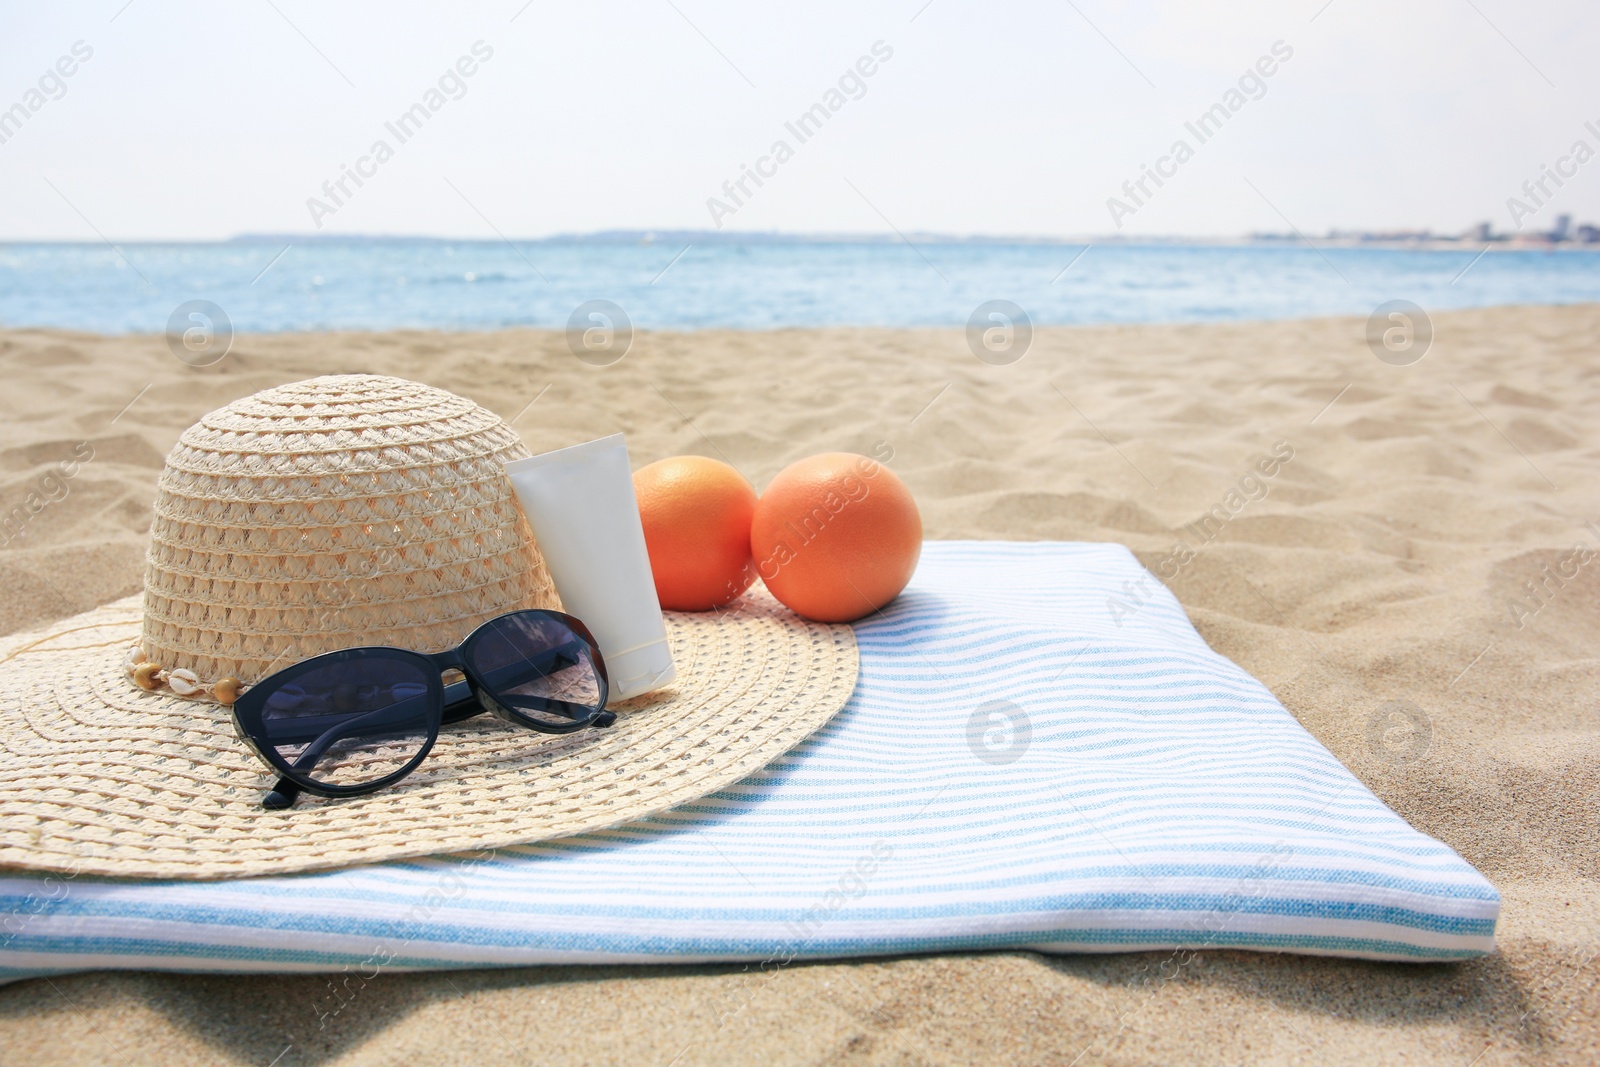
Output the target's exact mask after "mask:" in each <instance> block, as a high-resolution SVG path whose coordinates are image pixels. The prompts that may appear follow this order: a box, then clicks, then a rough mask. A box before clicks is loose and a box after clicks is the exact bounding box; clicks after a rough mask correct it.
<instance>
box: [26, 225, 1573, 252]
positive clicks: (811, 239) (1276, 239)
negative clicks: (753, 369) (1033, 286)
mask: <svg viewBox="0 0 1600 1067" xmlns="http://www.w3.org/2000/svg"><path fill="white" fill-rule="evenodd" d="M903 241H910V242H911V243H913V244H926V245H970V246H992V247H997V248H1015V247H1019V246H1043V247H1065V248H1076V247H1083V246H1085V245H1092V246H1098V247H1121V248H1317V249H1328V248H1341V249H1343V248H1378V249H1387V250H1393V251H1415V252H1470V253H1478V252H1481V251H1483V250H1484V249H1485V248H1491V249H1494V250H1496V251H1519V252H1600V241H1592V242H1582V241H1574V240H1571V239H1568V240H1562V241H1552V240H1550V239H1549V238H1548V236H1546V235H1543V234H1532V235H1516V236H1504V235H1498V236H1496V237H1494V238H1491V239H1490V240H1488V241H1483V240H1479V239H1475V238H1466V237H1448V236H1443V235H1428V236H1420V235H1419V236H1415V237H1391V236H1384V235H1348V236H1347V235H1343V234H1340V235H1336V236H1320V237H1316V238H1313V239H1311V240H1309V241H1307V240H1306V239H1304V238H1301V237H1297V236H1293V235H1279V234H1256V235H1247V236H1243V237H1180V236H1167V237H1159V236H1152V237H1128V236H1122V235H1114V236H1106V235H1103V234H1101V235H1094V234H1089V235H1079V236H1070V237H1047V236H1037V237H1025V236H993V235H976V236H965V235H961V234H940V233H911V234H907V235H906V236H905V237H904V238H902V237H900V236H897V235H894V234H871V233H865V234H789V233H732V232H728V231H714V230H707V231H700V230H654V231H651V230H639V231H609V232H604V233H592V234H555V235H552V236H549V237H516V238H511V239H510V243H512V244H514V245H615V246H632V245H655V244H658V245H672V246H675V247H676V246H681V245H684V244H694V245H720V246H740V245H744V246H784V245H841V246H848V245H897V244H901V243H902V242H903ZM104 243H105V242H103V241H78V240H70V241H69V240H56V239H50V238H10V239H0V248H5V247H8V246H18V245H52V246H60V247H74V246H103V245H104ZM116 243H117V244H119V245H128V246H134V247H138V246H146V247H156V246H177V245H182V246H196V247H218V246H228V245H276V246H282V245H285V244H294V245H302V244H305V245H339V244H350V245H380V244H409V245H416V244H447V245H503V244H505V243H506V241H505V240H502V239H501V238H498V237H435V236H428V235H415V236H395V235H384V234H378V235H368V234H328V233H315V234H305V233H282V234H238V235H236V236H233V237H226V238H212V239H205V240H193V239H160V238H138V239H129V240H121V241H117V242H116Z"/></svg>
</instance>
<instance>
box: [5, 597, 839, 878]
mask: <svg viewBox="0 0 1600 1067" xmlns="http://www.w3.org/2000/svg"><path fill="white" fill-rule="evenodd" d="M740 609H741V610H739V611H737V612H729V613H726V614H718V613H710V612H706V613H696V614H680V613H676V612H669V613H668V614H667V616H666V618H667V634H668V639H669V641H670V642H671V645H672V655H673V658H674V660H675V661H676V663H677V665H678V683H677V685H676V687H675V688H673V689H670V690H666V691H664V692H662V693H659V694H651V695H649V696H645V697H639V698H637V699H635V700H633V701H629V702H627V703H624V704H621V705H614V706H613V710H615V711H616V712H617V722H616V725H614V726H612V727H610V728H609V729H606V730H585V731H580V732H579V733H576V734H567V735H564V736H551V735H548V734H539V733H535V732H533V731H531V730H522V729H518V728H515V727H512V726H508V725H506V724H504V723H501V722H500V721H499V720H498V719H492V718H490V717H488V716H481V717H480V718H479V719H475V720H470V721H468V722H465V723H460V724H457V725H455V726H447V727H445V728H444V729H443V730H442V731H441V732H440V735H439V741H438V743H437V744H436V745H434V748H433V752H432V753H431V754H430V755H429V756H428V758H427V759H426V760H424V761H423V763H422V765H421V766H420V767H419V768H418V769H417V770H416V771H415V772H414V773H413V774H412V775H411V776H410V777H408V778H406V779H405V780H404V781H402V782H400V783H399V784H398V785H396V786H393V787H391V788H389V789H386V790H383V791H382V792H379V793H374V794H371V795H369V796H364V797H355V798H352V799H348V800H323V799H321V798H318V797H313V796H303V797H301V799H300V802H299V803H298V804H297V805H296V806H295V807H294V808H292V809H289V810H287V811H279V812H274V811H266V810H264V809H262V808H261V806H260V802H261V797H262V796H263V795H264V793H265V792H266V791H267V790H269V789H271V788H272V785H273V782H274V781H275V776H273V775H272V774H270V773H268V771H267V769H266V768H265V767H264V766H263V765H262V764H261V763H260V762H258V761H257V760H256V758H255V757H254V756H253V755H251V753H250V752H249V750H248V749H246V748H245V746H244V745H243V743H241V742H240V741H238V740H237V739H236V738H235V737H234V733H233V725H232V723H231V721H230V720H229V713H228V710H227V709H226V708H223V707H219V706H217V705H214V704H208V703H202V702H199V701H192V700H183V699H179V698H176V697H172V696H169V695H166V694H163V693H146V692H143V691H141V690H139V689H137V688H135V687H134V686H133V685H131V684H130V683H129V682H128V679H127V677H126V676H125V674H124V671H123V665H122V654H123V650H124V649H125V648H126V647H127V645H128V644H129V643H130V642H131V641H133V640H134V639H135V638H136V637H137V636H138V633H139V622H140V612H139V598H138V597H137V596H134V597H128V598H127V599H125V600H120V601H117V602H116V603H114V604H111V605H108V606H106V607H104V608H100V609H97V610H95V611H91V612H88V613H86V614H84V615H80V616H78V617H76V618H73V619H68V620H65V621H63V622H61V623H59V624H57V625H55V626H52V627H50V628H49V629H48V630H46V631H38V632H35V633H32V634H20V635H17V636H14V637H10V638H6V639H5V640H4V641H3V642H0V661H4V668H3V671H4V673H3V674H0V866H12V867H26V868H32V869H39V870H55V871H73V870H76V871H78V872H80V873H83V874H96V875H110V876H117V877H127V878H184V879H202V878H235V877H244V876H247V875H257V874H287V873H291V872H294V871H309V870H317V869H323V868H330V867H344V866H350V865H354V864H361V863H373V862H377V861H379V860H389V859H398V858H402V857H407V856H423V855H430V854H433V853H440V852H451V851H461V850H466V849H481V848H492V847H500V846H504V845H511V844H518V843H521V842H527V841H537V840H543V839H547V838H552V837H563V836H566V835H569V834H577V833H583V832H585V831H589V830H597V829H601V828H604V827H607V826H614V825H616V824H618V823H623V822H629V821H631V820H634V819H639V818H643V817H645V816H647V815H651V814H654V813H656V812H658V811H662V810H664V809H666V808H669V807H672V806H673V805H676V804H681V803H685V802H687V801H690V800H694V799H697V798H699V797H701V796H704V795H705V794H707V793H711V792H715V791H716V790H718V789H721V788H723V787H724V786H727V785H731V784H732V783H734V782H736V781H738V780H739V779H740V778H743V777H745V776H746V775H748V774H751V773H753V772H754V771H756V770H759V769H760V768H761V767H762V766H764V765H766V764H767V763H769V762H771V761H772V760H773V759H776V758H777V757H778V756H780V755H782V754H783V753H784V752H786V751H788V750H789V749H790V748H792V747H793V746H795V745H797V744H799V743H800V742H801V741H802V740H804V739H805V738H806V737H807V736H809V735H810V734H811V733H812V732H813V731H815V730H816V729H817V728H818V727H820V726H822V725H823V724H824V723H826V722H827V721H828V720H829V719H830V718H832V717H833V715H834V713H835V712H837V711H838V710H839V709H840V708H842V707H843V706H844V704H845V702H846V701H847V700H848V699H849V697H850V693H851V691H852V690H853V689H854V688H855V681H856V670H857V655H856V644H855V635H854V631H852V630H851V628H850V627H848V626H829V625H824V624H821V623H811V622H806V621H804V620H802V619H800V618H798V617H797V616H795V615H793V614H791V613H790V612H789V611H788V610H787V609H786V608H783V607H782V606H781V605H779V604H778V603H777V602H776V601H775V600H773V599H772V598H771V597H770V595H769V594H767V593H766V592H765V591H764V590H762V589H761V588H760V587H759V586H758V587H757V589H756V590H754V591H752V593H750V594H747V595H746V598H745V599H744V600H743V601H741V602H740ZM48 634H53V635H55V636H53V637H51V636H47V635H48ZM41 638H43V640H42V641H41ZM19 650H25V651H19Z"/></svg>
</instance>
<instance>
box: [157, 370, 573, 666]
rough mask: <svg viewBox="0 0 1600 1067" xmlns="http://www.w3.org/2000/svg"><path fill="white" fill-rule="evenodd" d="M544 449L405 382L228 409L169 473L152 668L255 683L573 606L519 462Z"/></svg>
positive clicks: (328, 382) (314, 388)
mask: <svg viewBox="0 0 1600 1067" xmlns="http://www.w3.org/2000/svg"><path fill="white" fill-rule="evenodd" d="M527 454H528V450H527V449H526V448H525V447H524V446H523V444H522V442H521V441H520V440H519V439H518V438H517V435H516V432H515V431H513V430H512V429H511V427H509V426H507V425H506V424H505V422H504V421H502V420H501V418H500V417H499V416H498V415H496V414H494V413H493V412H491V411H487V410H485V409H484V408H482V407H479V406H478V405H477V404H474V403H473V402H472V401H470V400H467V399H466V398H464V397H460V396H457V395H455V394H454V393H448V392H445V391H444V390H442V389H435V388H432V387H431V386H427V385H421V384H418V383H417V382H411V381H406V380H405V379H403V378H389V377H383V376H379V375H372V374H339V375H328V376H326V377H322V378H313V379H311V380H309V381H304V382H296V383H294V384H293V385H284V386H279V387H277V388H274V389H267V390H264V391H262V392H259V393H256V394H255V395H254V396H249V397H246V398H245V399H243V400H237V401H235V402H233V403H232V404H229V405H228V406H227V407H224V408H221V409H219V410H217V411H213V412H212V413H211V414H209V415H207V416H205V417H204V418H202V419H201V420H200V421H199V422H197V423H195V424H194V425H193V426H191V427H190V428H189V429H188V430H186V431H184V433H183V436H182V437H180V438H179V439H178V443H177V445H176V446H174V447H173V449H172V452H171V454H170V455H168V457H167V465H166V469H165V471H163V472H162V475H161V482H160V486H159V488H158V490H157V495H156V504H155V520H154V523H153V524H152V526H151V530H150V552H149V557H148V562H147V565H146V569H145V594H144V612H145V615H144V631H143V634H142V637H141V640H140V642H139V643H140V645H141V647H142V648H143V651H144V655H145V658H146V659H148V660H150V661H151V662H154V663H157V664H159V665H161V666H162V667H164V668H166V669H168V670H171V669H174V668H185V669H187V670H191V671H193V672H194V673H195V674H196V675H198V676H199V677H200V678H201V679H204V680H207V681H214V680H216V679H218V678H223V677H234V678H238V679H240V680H241V681H244V682H246V683H249V682H254V681H257V680H259V679H261V678H264V677H266V676H267V675H268V674H271V673H272V672H273V671H275V670H279V669H281V668H283V667H287V666H288V665H289V664H291V663H295V662H298V661H299V660H302V659H306V658H309V657H311V656H314V655H317V654H319V653H322V652H329V651H332V650H334V649H338V648H349V647H351V646H353V645H362V644H376V645H396V646H399V647H401V648H411V649H416V650H417V651H419V652H438V651H441V650H443V649H446V648H452V647H454V646H455V645H457V644H459V643H460V642H461V640H462V639H463V638H464V637H466V635H467V634H469V633H471V632H472V630H473V629H474V628H475V627H476V626H477V625H478V624H479V623H482V622H484V621H485V620H487V619H491V618H493V617H494V616H496V615H501V614H504V613H505V612H508V611H515V610H517V609H519V608H558V607H560V601H559V598H558V597H557V595H556V591H555V585H554V584H553V583H552V582H551V580H550V574H549V571H548V570H547V569H546V568H545V564H544V560H543V559H542V558H541V557H540V555H539V552H538V549H537V548H536V547H535V544H534V539H533V533H532V530H531V529H530V528H529V526H528V522H527V519H526V518H524V517H523V514H522V511H521V509H520V508H519V507H518V506H517V502H516V498H515V496H514V495H513V490H512V488H511V483H510V480H509V479H508V478H507V477H506V473H505V470H504V468H503V464H504V463H506V462H507V461H509V460H513V459H521V458H522V457H524V456H526V455H527ZM131 643H132V642H130V644H131Z"/></svg>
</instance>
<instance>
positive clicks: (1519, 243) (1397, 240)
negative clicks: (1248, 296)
mask: <svg viewBox="0 0 1600 1067" xmlns="http://www.w3.org/2000/svg"><path fill="white" fill-rule="evenodd" d="M1300 239H1301V238H1300V235H1299V234H1298V233H1252V234H1251V235H1250V240H1252V241H1272V242H1283V241H1288V242H1293V241H1298V240H1300ZM1323 240H1324V241H1326V242H1327V243H1328V244H1333V245H1363V244H1381V245H1391V246H1392V245H1406V246H1411V247H1417V246H1441V245H1442V246H1446V247H1448V246H1450V245H1454V244H1479V245H1484V244H1506V245H1511V246H1515V247H1521V248H1530V247H1531V248H1551V247H1554V246H1556V245H1600V226H1596V225H1594V224H1593V223H1588V222H1585V223H1582V224H1581V225H1578V226H1573V225H1572V216H1571V215H1560V216H1558V217H1557V218H1556V220H1555V225H1554V226H1552V227H1551V228H1550V229H1549V230H1544V231H1535V230H1524V231H1521V232H1519V233H1496V232H1495V230H1494V227H1493V225H1491V224H1490V223H1487V222H1480V223H1478V224H1477V225H1476V226H1472V227H1469V228H1468V229H1466V230H1464V231H1462V232H1461V233H1459V234H1450V233H1433V232H1432V231H1430V230H1338V229H1333V230H1329V231H1328V232H1327V234H1326V236H1325V237H1324V238H1323Z"/></svg>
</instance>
